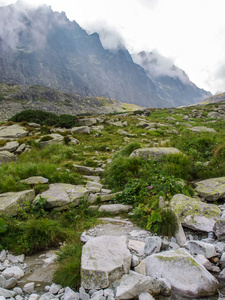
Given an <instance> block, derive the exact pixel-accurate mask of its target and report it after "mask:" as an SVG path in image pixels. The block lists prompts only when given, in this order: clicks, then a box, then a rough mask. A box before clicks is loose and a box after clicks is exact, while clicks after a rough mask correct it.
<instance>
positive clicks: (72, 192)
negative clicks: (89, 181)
mask: <svg viewBox="0 0 225 300" xmlns="http://www.w3.org/2000/svg"><path fill="white" fill-rule="evenodd" d="M40 196H41V197H43V198H46V199H47V205H48V206H49V208H57V209H59V210H62V209H66V208H69V207H70V205H71V204H74V205H78V204H79V201H80V199H81V198H82V197H87V196H88V190H87V189H86V188H85V187H84V186H82V185H72V184H67V183H55V184H50V186H49V189H48V190H47V191H45V192H43V193H41V194H40V195H37V196H36V198H35V200H37V199H39V197H40Z"/></svg>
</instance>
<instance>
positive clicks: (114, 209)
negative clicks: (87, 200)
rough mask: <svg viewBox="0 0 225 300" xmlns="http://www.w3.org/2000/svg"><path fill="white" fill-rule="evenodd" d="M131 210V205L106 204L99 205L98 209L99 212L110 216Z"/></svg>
mask: <svg viewBox="0 0 225 300" xmlns="http://www.w3.org/2000/svg"><path fill="white" fill-rule="evenodd" d="M132 209H133V206H132V205H124V204H108V205H101V206H100V207H99V209H98V211H99V212H108V213H110V214H119V213H122V212H129V211H131V210H132Z"/></svg>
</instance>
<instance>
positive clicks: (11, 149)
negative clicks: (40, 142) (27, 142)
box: [0, 141, 20, 152]
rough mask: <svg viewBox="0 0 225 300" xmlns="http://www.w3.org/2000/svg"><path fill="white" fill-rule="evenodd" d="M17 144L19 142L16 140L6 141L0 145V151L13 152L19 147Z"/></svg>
mask: <svg viewBox="0 0 225 300" xmlns="http://www.w3.org/2000/svg"><path fill="white" fill-rule="evenodd" d="M19 145H20V144H19V143H18V142H16V141H12V142H8V143H6V145H5V146H3V147H0V151H9V152H14V151H15V150H16V149H17V148H18V147H19Z"/></svg>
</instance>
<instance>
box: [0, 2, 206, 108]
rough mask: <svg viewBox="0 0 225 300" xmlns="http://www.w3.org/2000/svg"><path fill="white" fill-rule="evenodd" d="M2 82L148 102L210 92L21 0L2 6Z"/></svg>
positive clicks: (186, 100)
mask: <svg viewBox="0 0 225 300" xmlns="http://www.w3.org/2000/svg"><path fill="white" fill-rule="evenodd" d="M0 82H3V83H12V84H15V83H17V84H23V85H24V84H25V85H26V84H28V85H39V86H45V87H49V88H54V89H58V90H60V91H66V92H71V93H77V94H80V95H81V96H91V97H92V96H99V97H107V98H109V99H112V98H113V99H116V100H118V101H122V102H128V103H133V104H137V105H140V106H148V107H149V106H152V107H170V106H178V105H188V104H191V103H194V102H199V101H201V100H203V99H204V98H206V97H207V96H209V94H208V93H207V92H206V91H204V90H201V89H199V88H197V87H196V86H195V85H194V84H193V83H191V82H190V81H189V80H187V82H186V83H184V82H183V83H182V82H181V81H179V80H178V79H176V78H175V77H171V76H161V77H159V78H156V77H154V78H153V77H151V76H149V74H148V72H147V71H146V69H145V67H143V66H141V65H139V64H137V63H135V62H134V61H133V58H132V57H131V55H130V53H129V52H128V51H127V50H126V49H125V48H121V49H118V50H117V51H109V50H106V49H104V48H103V46H102V44H101V42H100V38H99V35H98V34H97V33H94V34H91V35H88V34H87V32H86V31H85V30H83V29H82V28H81V27H80V26H79V25H78V24H77V23H76V22H75V21H73V22H71V21H69V19H68V18H67V17H66V15H65V13H58V12H53V11H52V9H51V8H50V7H49V6H46V5H43V6H40V7H38V8H36V9H34V8H31V7H28V6H26V5H25V4H24V3H23V2H21V1H18V2H17V3H15V4H12V5H9V6H5V7H0Z"/></svg>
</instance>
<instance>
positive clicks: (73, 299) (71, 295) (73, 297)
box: [64, 287, 79, 300]
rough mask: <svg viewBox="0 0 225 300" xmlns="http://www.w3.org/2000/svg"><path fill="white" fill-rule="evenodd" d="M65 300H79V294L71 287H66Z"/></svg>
mask: <svg viewBox="0 0 225 300" xmlns="http://www.w3.org/2000/svg"><path fill="white" fill-rule="evenodd" d="M64 300H79V293H75V292H74V291H73V290H71V289H70V288H69V287H66V289H65V294H64Z"/></svg>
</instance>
